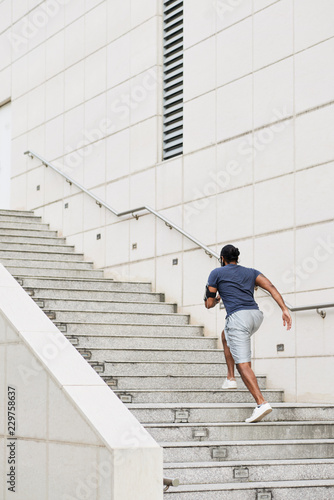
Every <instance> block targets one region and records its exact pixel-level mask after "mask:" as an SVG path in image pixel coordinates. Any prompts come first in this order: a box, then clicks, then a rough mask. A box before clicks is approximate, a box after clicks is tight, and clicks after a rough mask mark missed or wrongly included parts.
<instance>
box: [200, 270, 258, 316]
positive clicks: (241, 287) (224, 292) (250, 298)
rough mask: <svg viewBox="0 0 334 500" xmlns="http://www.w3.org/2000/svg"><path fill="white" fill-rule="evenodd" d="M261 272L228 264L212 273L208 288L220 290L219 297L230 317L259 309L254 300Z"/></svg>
mask: <svg viewBox="0 0 334 500" xmlns="http://www.w3.org/2000/svg"><path fill="white" fill-rule="evenodd" d="M259 274H261V272H260V271H257V270H256V269H253V268H250V267H243V266H239V265H238V264H228V265H227V266H223V267H217V269H214V270H213V271H211V273H210V276H209V279H208V286H212V287H214V288H217V289H218V292H219V295H220V297H221V299H222V301H223V303H224V306H225V308H226V312H227V315H226V317H228V316H230V315H231V314H232V313H234V312H236V311H241V310H242V309H258V308H259V306H258V305H257V303H256V302H255V300H254V288H255V280H256V278H257V277H258V276H259Z"/></svg>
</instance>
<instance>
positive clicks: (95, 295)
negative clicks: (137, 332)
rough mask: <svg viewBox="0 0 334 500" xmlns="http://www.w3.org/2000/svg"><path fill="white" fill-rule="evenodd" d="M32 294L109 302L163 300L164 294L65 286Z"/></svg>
mask: <svg viewBox="0 0 334 500" xmlns="http://www.w3.org/2000/svg"><path fill="white" fill-rule="evenodd" d="M27 290H34V294H33V296H34V297H35V298H39V299H63V300H93V301H95V300H99V301H101V300H104V301H111V302H116V301H118V302H129V303H131V302H149V303H157V302H164V294H162V293H153V292H132V291H131V292H130V291H128V292H122V291H120V292H118V291H111V292H108V291H103V290H68V289H66V288H49V287H48V288H35V289H31V288H30V289H27Z"/></svg>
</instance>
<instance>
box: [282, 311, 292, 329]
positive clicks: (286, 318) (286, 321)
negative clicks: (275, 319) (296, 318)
mask: <svg viewBox="0 0 334 500" xmlns="http://www.w3.org/2000/svg"><path fill="white" fill-rule="evenodd" d="M282 319H283V326H286V329H287V330H291V325H292V318H291V315H290V313H289V310H288V309H284V311H283V314H282Z"/></svg>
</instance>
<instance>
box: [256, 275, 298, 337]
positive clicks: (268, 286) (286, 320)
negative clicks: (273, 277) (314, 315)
mask: <svg viewBox="0 0 334 500" xmlns="http://www.w3.org/2000/svg"><path fill="white" fill-rule="evenodd" d="M255 284H256V285H258V286H260V287H261V288H264V289H265V290H267V292H269V293H270V295H271V296H272V298H273V299H274V300H275V301H276V302H277V304H278V305H279V306H280V308H281V309H282V313H283V314H282V319H283V326H286V328H287V330H290V329H291V325H292V319H291V316H290V312H289V309H288V308H287V307H286V304H285V302H284V300H283V297H282V295H281V294H280V293H279V291H278V290H277V288H276V287H275V286H274V285H273V284H272V283H271V281H269V280H268V278H266V277H265V276H264V275H263V274H259V275H258V277H257V278H256V280H255Z"/></svg>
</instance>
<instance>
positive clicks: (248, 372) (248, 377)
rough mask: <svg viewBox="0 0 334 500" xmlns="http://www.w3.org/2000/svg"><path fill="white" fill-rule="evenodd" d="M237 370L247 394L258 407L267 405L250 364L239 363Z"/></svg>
mask: <svg viewBox="0 0 334 500" xmlns="http://www.w3.org/2000/svg"><path fill="white" fill-rule="evenodd" d="M237 369H238V372H239V373H240V375H241V378H242V380H243V382H244V384H245V386H246V387H247V389H248V390H249V392H250V393H251V394H252V396H253V398H254V399H255V401H256V402H257V404H258V405H262V404H263V403H267V401H266V400H265V399H264V397H263V395H262V393H261V391H260V388H259V384H258V383H257V379H256V377H255V374H254V372H253V370H252V368H251V363H250V362H249V363H239V364H237Z"/></svg>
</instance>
